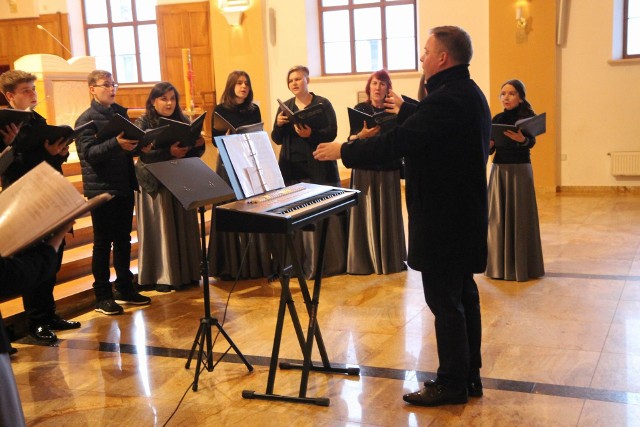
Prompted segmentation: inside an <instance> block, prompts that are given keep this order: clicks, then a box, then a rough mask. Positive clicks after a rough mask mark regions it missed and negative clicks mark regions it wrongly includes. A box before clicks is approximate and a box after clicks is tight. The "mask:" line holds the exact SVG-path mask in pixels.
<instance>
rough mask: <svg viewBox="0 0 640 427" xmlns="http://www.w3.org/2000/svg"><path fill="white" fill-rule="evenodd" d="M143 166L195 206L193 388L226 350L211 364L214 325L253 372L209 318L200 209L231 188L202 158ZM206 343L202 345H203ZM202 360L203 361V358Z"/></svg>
mask: <svg viewBox="0 0 640 427" xmlns="http://www.w3.org/2000/svg"><path fill="white" fill-rule="evenodd" d="M145 167H146V168H147V169H148V170H149V172H151V174H152V175H153V176H155V177H156V178H157V179H158V180H159V181H160V182H161V183H162V184H163V185H164V186H165V187H166V188H167V189H168V190H169V191H170V192H171V194H172V195H173V196H174V197H175V198H176V199H178V201H179V202H180V204H181V205H182V206H183V207H184V208H185V209H186V210H192V209H196V208H197V209H198V211H199V212H200V240H201V242H202V264H201V268H200V271H201V274H202V286H203V289H204V317H202V318H201V319H200V326H199V327H198V332H197V333H196V338H195V340H194V341H193V347H192V348H191V353H189V358H188V359H187V363H186V365H185V368H186V369H189V367H190V366H191V360H192V359H193V356H194V354H195V352H196V347H197V352H198V363H197V365H196V372H195V377H194V380H193V391H197V390H198V378H199V376H200V366H201V365H202V364H204V367H205V368H207V371H209V372H211V371H213V368H214V367H215V365H217V364H218V363H219V362H220V361H221V360H222V358H223V357H224V356H225V355H226V354H227V352H228V350H227V351H226V352H224V353H223V354H222V356H220V359H219V360H218V361H217V362H216V363H215V365H214V363H213V341H212V339H211V327H212V326H215V327H216V328H218V331H219V333H220V334H222V336H223V337H224V338H225V339H226V340H227V342H228V343H229V345H230V346H231V347H230V348H233V349H234V350H235V352H236V353H237V354H238V356H239V357H240V359H242V361H243V362H244V364H245V365H246V366H247V369H249V371H253V366H251V364H250V363H249V362H248V361H247V359H245V357H244V356H243V355H242V353H241V352H240V349H239V348H238V347H237V346H236V345H235V343H234V342H233V341H232V340H231V338H230V337H229V335H228V334H227V333H226V332H225V330H224V329H223V328H222V325H220V323H219V322H218V319H216V318H213V317H211V302H210V298H209V263H208V261H207V234H206V230H205V225H204V212H205V206H206V205H212V204H213V205H215V204H217V203H221V202H224V201H228V200H230V199H232V198H233V191H232V190H231V188H229V186H228V185H227V183H226V182H224V180H223V179H222V178H220V177H219V176H218V175H217V174H216V173H215V172H214V171H212V170H211V168H209V167H208V166H207V165H206V164H205V163H204V162H203V161H202V160H200V159H199V158H197V157H191V158H187V159H177V160H170V161H167V162H158V163H149V164H147V165H145ZM205 345H206V347H205ZM205 359H206V360H205Z"/></svg>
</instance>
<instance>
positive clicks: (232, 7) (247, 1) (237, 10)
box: [218, 0, 251, 26]
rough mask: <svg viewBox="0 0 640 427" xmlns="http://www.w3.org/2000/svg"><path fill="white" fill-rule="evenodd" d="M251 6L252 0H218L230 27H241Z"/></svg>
mask: <svg viewBox="0 0 640 427" xmlns="http://www.w3.org/2000/svg"><path fill="white" fill-rule="evenodd" d="M249 6H251V0H218V8H220V12H221V13H222V15H224V17H225V18H226V19H227V22H228V23H229V25H232V26H236V25H240V22H241V21H242V15H243V14H244V12H245V11H246V10H247V9H249Z"/></svg>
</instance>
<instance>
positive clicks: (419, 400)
mask: <svg viewBox="0 0 640 427" xmlns="http://www.w3.org/2000/svg"><path fill="white" fill-rule="evenodd" d="M402 399H403V400H404V401H405V402H407V403H411V404H412V405H420V406H441V405H461V404H464V403H467V402H468V400H469V399H468V398H467V388H466V387H463V388H460V389H457V388H456V389H454V388H450V387H445V386H444V385H442V384H440V383H439V382H437V381H428V382H426V383H425V387H424V388H423V389H422V390H420V391H416V392H413V393H409V394H405V395H404V396H402Z"/></svg>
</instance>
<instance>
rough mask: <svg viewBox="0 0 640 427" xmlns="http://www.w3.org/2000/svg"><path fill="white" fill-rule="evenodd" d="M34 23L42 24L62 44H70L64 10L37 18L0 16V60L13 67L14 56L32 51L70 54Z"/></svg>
mask: <svg viewBox="0 0 640 427" xmlns="http://www.w3.org/2000/svg"><path fill="white" fill-rule="evenodd" d="M37 25H42V26H43V27H44V28H46V29H47V30H48V31H49V32H50V33H51V34H53V35H54V36H56V38H58V40H60V41H61V42H62V43H63V44H64V45H65V46H67V47H68V46H69V45H70V43H69V17H68V15H67V14H66V13H54V14H49V15H40V17H39V18H23V19H3V20H0V64H3V65H9V66H10V67H11V69H13V63H14V61H15V60H16V59H18V58H20V57H21V56H24V55H29V54H32V53H49V54H51V55H57V56H60V57H62V58H65V59H69V58H70V57H71V55H70V54H69V52H67V51H66V50H64V49H63V48H62V47H61V46H60V45H59V44H57V43H56V42H55V40H53V39H52V38H51V36H49V35H48V34H47V33H46V32H44V31H42V30H39V29H38V28H37ZM25 71H29V70H25Z"/></svg>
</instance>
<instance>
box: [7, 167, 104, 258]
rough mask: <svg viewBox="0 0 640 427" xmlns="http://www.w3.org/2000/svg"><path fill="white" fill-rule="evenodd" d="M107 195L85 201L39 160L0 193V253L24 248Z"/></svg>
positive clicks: (9, 254)
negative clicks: (36, 164) (38, 162)
mask: <svg viewBox="0 0 640 427" xmlns="http://www.w3.org/2000/svg"><path fill="white" fill-rule="evenodd" d="M111 198H112V196H111V195H109V194H107V193H104V194H100V195H98V196H96V197H94V198H92V199H90V200H88V201H87V200H85V198H84V197H82V195H80V193H79V192H78V190H76V189H75V187H74V186H73V184H71V183H70V182H69V181H67V179H66V178H65V177H64V176H62V174H60V173H59V172H58V171H56V170H55V169H54V168H52V167H51V166H50V165H49V164H48V163H47V162H42V163H40V164H39V165H38V166H36V167H35V168H33V169H31V170H30V171H29V172H28V173H27V174H25V175H24V176H23V177H22V178H20V179H19V180H17V181H16V182H15V183H13V184H12V185H11V186H10V187H9V188H7V189H6V190H3V191H2V193H0V255H2V256H3V257H7V256H11V255H13V254H14V253H16V252H19V251H21V250H22V249H25V248H27V247H28V246H29V245H31V244H33V243H36V242H38V241H39V240H41V239H43V238H45V237H46V236H48V235H49V234H51V233H52V232H54V231H55V230H56V229H58V228H59V227H61V226H63V225H64V224H66V223H68V222H69V221H71V220H73V219H75V218H77V217H79V216H81V215H82V214H84V213H85V212H88V211H89V210H91V209H93V208H94V207H96V206H99V205H101V204H102V203H104V202H106V201H107V200H109V199H111Z"/></svg>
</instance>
